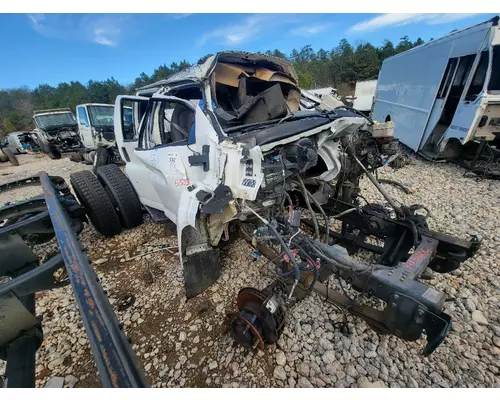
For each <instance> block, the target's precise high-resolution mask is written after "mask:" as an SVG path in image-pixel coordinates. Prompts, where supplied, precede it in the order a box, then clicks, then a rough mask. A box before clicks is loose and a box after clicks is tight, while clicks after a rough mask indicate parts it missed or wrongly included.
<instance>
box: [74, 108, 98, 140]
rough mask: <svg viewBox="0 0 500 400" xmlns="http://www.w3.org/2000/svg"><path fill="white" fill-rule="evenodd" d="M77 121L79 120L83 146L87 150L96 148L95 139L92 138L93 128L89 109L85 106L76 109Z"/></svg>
mask: <svg viewBox="0 0 500 400" xmlns="http://www.w3.org/2000/svg"><path fill="white" fill-rule="evenodd" d="M76 119H77V120H78V132H79V133H80V138H81V139H82V143H83V145H84V146H85V147H86V148H87V149H93V148H94V147H95V146H94V138H93V136H92V127H91V126H90V119H89V115H88V113H87V107H85V106H83V105H82V106H77V107H76Z"/></svg>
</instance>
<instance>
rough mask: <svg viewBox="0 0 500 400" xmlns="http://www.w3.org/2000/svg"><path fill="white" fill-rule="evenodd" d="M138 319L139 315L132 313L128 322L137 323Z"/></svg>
mask: <svg viewBox="0 0 500 400" xmlns="http://www.w3.org/2000/svg"><path fill="white" fill-rule="evenodd" d="M140 317H141V314H139V313H138V312H135V313H133V314H132V318H130V320H131V321H132V322H135V321H137V320H138V319H139V318H140Z"/></svg>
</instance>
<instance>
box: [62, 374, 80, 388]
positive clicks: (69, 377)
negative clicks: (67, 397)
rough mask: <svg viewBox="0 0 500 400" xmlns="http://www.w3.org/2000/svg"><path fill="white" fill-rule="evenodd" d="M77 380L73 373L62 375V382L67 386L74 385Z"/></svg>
mask: <svg viewBox="0 0 500 400" xmlns="http://www.w3.org/2000/svg"><path fill="white" fill-rule="evenodd" d="M77 382H78V378H77V377H76V376H74V375H66V376H65V377H64V383H65V384H66V385H68V387H69V388H72V387H75V385H76V383H77Z"/></svg>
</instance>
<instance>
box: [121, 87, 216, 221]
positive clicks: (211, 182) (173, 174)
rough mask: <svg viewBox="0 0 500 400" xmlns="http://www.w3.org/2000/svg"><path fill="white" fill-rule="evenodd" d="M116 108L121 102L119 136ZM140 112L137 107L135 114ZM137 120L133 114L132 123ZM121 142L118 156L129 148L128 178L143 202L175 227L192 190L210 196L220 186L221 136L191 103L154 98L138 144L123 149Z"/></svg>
mask: <svg viewBox="0 0 500 400" xmlns="http://www.w3.org/2000/svg"><path fill="white" fill-rule="evenodd" d="M129 99H131V98H130V97H129ZM137 99H138V98H136V100H137ZM142 99H146V98H142ZM118 102H119V100H118V99H117V104H116V107H115V132H117V131H118V130H117V127H116V121H119V120H121V118H122V116H121V115H118V116H117V115H116V112H120V111H119V110H120V108H121V107H118V105H119V104H118ZM142 106H144V103H142ZM139 107H140V106H139V105H136V109H138V108H139ZM116 110H118V111H116ZM137 116H138V113H137V112H134V117H137ZM117 141H118V142H119V143H118V145H119V149H120V152H122V150H123V149H122V147H125V150H126V152H127V153H128V157H129V160H130V161H128V160H126V156H125V158H124V159H125V160H126V161H127V166H126V172H127V175H128V176H129V179H130V180H131V181H132V184H133V185H134V187H135V188H136V191H137V193H138V195H139V198H140V200H141V202H143V204H146V205H149V206H151V207H154V208H156V209H159V210H162V211H164V213H165V215H166V216H167V217H168V218H169V219H170V220H171V221H173V222H175V223H177V213H178V209H179V206H180V198H181V195H182V193H183V192H184V191H186V190H187V188H188V187H189V186H191V185H196V186H197V187H204V188H205V189H206V190H207V191H213V190H214V189H215V187H216V186H217V183H218V176H219V171H220V168H219V161H218V160H220V159H221V157H220V154H218V136H217V134H216V132H215V131H214V129H213V128H212V126H211V125H210V123H209V122H208V120H207V118H206V116H205V114H204V113H203V112H202V111H201V109H200V108H199V107H198V106H194V105H193V103H191V102H190V101H187V100H184V99H180V98H176V97H170V96H161V95H156V96H154V97H152V98H151V99H149V100H148V102H147V107H146V110H145V111H144V114H143V116H142V117H141V121H140V123H139V124H138V134H137V138H135V139H134V141H133V142H129V143H128V144H127V142H125V141H124V142H123V143H120V140H119V139H118V134H117ZM127 145H128V146H129V147H126V146H127ZM130 145H131V146H132V147H130ZM122 157H123V155H122Z"/></svg>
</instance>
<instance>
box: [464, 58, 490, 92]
mask: <svg viewBox="0 0 500 400" xmlns="http://www.w3.org/2000/svg"><path fill="white" fill-rule="evenodd" d="M488 61H489V53H488V51H487V50H486V51H483V52H482V53H481V58H480V59H479V64H478V65H477V68H476V72H475V73H474V77H473V78H472V81H471V83H470V86H469V90H468V91H467V95H466V96H465V100H474V99H475V98H476V97H477V95H478V94H479V93H481V91H482V90H483V86H484V79H485V78H486V71H487V70H488Z"/></svg>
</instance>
